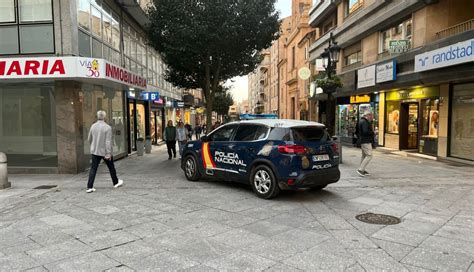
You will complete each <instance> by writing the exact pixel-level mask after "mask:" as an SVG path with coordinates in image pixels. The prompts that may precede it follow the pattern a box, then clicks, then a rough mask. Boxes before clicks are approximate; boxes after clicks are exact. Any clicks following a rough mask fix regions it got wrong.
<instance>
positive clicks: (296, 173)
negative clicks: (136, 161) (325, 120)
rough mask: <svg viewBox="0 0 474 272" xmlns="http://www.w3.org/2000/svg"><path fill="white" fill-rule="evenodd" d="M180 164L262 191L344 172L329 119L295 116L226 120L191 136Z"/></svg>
mask: <svg viewBox="0 0 474 272" xmlns="http://www.w3.org/2000/svg"><path fill="white" fill-rule="evenodd" d="M181 168H182V169H183V171H184V174H185V176H186V178H187V179H188V180H190V181H198V180H199V179H201V178H214V179H221V180H229V181H236V182H241V183H247V184H248V183H250V185H251V187H252V189H253V191H254V192H255V194H256V195H257V196H258V197H261V198H265V199H270V198H273V197H275V196H277V195H278V194H279V193H280V191H281V190H293V189H301V188H312V189H316V190H320V189H323V188H324V187H326V186H327V185H328V184H330V183H334V182H337V181H338V180H339V178H340V171H339V147H338V145H337V144H336V143H335V142H334V141H333V140H332V138H331V137H330V136H329V134H328V133H327V131H326V128H325V127H324V125H322V124H320V123H316V122H308V121H296V120H281V119H272V120H268V119H266V120H248V121H238V122H232V123H228V124H225V125H223V126H221V127H219V128H217V129H215V130H214V131H212V132H211V133H209V134H208V135H206V136H204V137H202V138H201V140H200V141H191V142H188V143H187V144H186V146H185V148H184V150H183V156H182V159H181Z"/></svg>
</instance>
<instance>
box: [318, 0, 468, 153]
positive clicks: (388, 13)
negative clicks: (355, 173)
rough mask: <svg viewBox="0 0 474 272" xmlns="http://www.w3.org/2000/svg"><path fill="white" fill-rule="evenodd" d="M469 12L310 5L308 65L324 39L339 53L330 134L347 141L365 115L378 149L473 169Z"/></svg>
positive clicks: (394, 4)
mask: <svg viewBox="0 0 474 272" xmlns="http://www.w3.org/2000/svg"><path fill="white" fill-rule="evenodd" d="M473 8H474V2H472V1H468V0H439V1H416V0H405V1H386V0H381V1H375V0H357V1H353V0H344V1H337V0H324V1H317V2H316V3H315V4H314V5H313V7H312V8H311V11H310V24H311V25H312V26H313V27H315V28H316V29H317V30H318V31H317V36H316V38H315V41H314V42H313V44H312V45H311V48H310V60H311V61H312V62H313V63H317V61H318V59H319V58H320V55H321V53H322V52H323V50H324V48H326V47H327V46H328V40H329V36H330V33H332V34H333V35H334V37H335V40H336V41H337V42H338V44H339V45H340V46H341V48H342V50H341V54H340V58H339V62H338V65H337V73H338V75H339V77H340V78H341V79H342V82H343V84H344V87H343V88H342V89H340V90H338V91H337V92H336V94H335V96H336V99H337V106H336V107H337V108H336V124H335V126H336V132H337V134H338V135H340V136H341V137H342V138H343V139H345V140H346V141H348V142H349V141H351V139H352V137H353V134H354V131H355V126H356V124H357V122H358V120H359V119H360V117H361V115H362V114H363V113H364V112H366V111H372V112H374V115H375V122H374V124H375V130H376V132H377V142H378V144H379V145H381V146H385V147H387V148H392V149H400V150H409V151H413V152H419V153H422V154H426V155H429V156H434V157H437V158H442V159H453V160H457V159H460V160H463V161H474V155H473V154H474V119H473V118H472V116H474V115H473V111H474V84H473V82H474V73H473V71H474V65H473V61H474V55H473V54H474V52H473V51H472V50H474V15H473V13H472V10H473ZM320 110H321V109H320Z"/></svg>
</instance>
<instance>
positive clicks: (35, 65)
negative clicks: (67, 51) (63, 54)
mask: <svg viewBox="0 0 474 272" xmlns="http://www.w3.org/2000/svg"><path fill="white" fill-rule="evenodd" d="M65 74H66V70H65V69H64V63H63V61H62V60H61V59H57V60H55V61H54V62H50V61H49V60H41V61H39V60H27V61H24V62H22V61H21V62H20V61H19V60H14V61H11V62H7V61H0V76H13V75H16V76H28V75H65Z"/></svg>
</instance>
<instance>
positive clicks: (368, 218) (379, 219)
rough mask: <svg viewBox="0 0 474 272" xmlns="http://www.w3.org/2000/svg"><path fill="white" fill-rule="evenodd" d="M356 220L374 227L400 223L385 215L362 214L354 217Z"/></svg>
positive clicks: (393, 217)
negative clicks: (374, 225)
mask: <svg viewBox="0 0 474 272" xmlns="http://www.w3.org/2000/svg"><path fill="white" fill-rule="evenodd" d="M356 219H357V220H359V221H362V222H364V223H368V224H376V225H396V224H398V223H400V222H401V221H400V219H399V218H397V217H395V216H391V215H386V214H378V213H364V214H359V215H357V216H356Z"/></svg>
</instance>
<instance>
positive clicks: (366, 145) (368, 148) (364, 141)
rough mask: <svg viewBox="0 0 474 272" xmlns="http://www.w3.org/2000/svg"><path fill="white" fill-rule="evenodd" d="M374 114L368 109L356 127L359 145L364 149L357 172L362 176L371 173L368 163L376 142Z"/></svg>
mask: <svg viewBox="0 0 474 272" xmlns="http://www.w3.org/2000/svg"><path fill="white" fill-rule="evenodd" d="M373 119H374V116H373V114H372V112H370V111H368V112H366V113H364V115H363V116H362V118H360V121H359V123H358V124H357V127H356V132H355V134H356V136H357V146H360V148H361V150H362V158H361V161H360V165H359V168H358V169H357V171H356V172H357V174H359V176H361V177H365V176H368V175H370V174H369V172H367V170H366V169H367V165H368V164H369V162H370V161H371V160H372V157H373V155H372V149H373V145H374V143H375V141H374V137H375V133H374V129H373V128H372V121H373Z"/></svg>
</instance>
